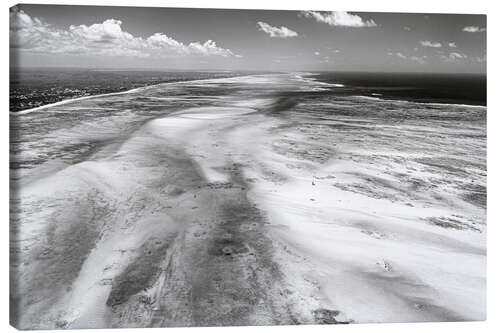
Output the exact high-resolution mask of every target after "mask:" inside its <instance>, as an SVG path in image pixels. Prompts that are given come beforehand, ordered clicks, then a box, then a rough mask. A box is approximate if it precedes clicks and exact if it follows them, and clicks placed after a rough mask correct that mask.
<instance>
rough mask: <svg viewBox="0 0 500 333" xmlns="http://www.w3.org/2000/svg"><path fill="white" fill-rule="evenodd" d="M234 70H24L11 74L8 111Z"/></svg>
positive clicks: (223, 74) (213, 75) (225, 74)
mask: <svg viewBox="0 0 500 333" xmlns="http://www.w3.org/2000/svg"><path fill="white" fill-rule="evenodd" d="M238 74H239V73H237V72H224V71H221V72H182V71H174V72H172V71H140V70H123V71H120V70H82V69H64V68H57V69H55V68H52V69H23V70H13V69H11V73H10V111H13V112H16V111H21V110H26V109H31V108H35V107H39V106H42V105H47V104H52V103H56V102H60V101H63V100H68V99H72V98H78V97H83V96H90V95H99V94H108V93H114V92H121V91H126V90H130V89H134V88H139V87H144V86H150V85H155V84H159V83H166V82H177V81H188V80H200V79H207V78H218V77H230V76H234V75H238Z"/></svg>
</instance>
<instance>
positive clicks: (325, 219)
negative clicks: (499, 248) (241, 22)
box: [11, 73, 486, 329]
mask: <svg viewBox="0 0 500 333" xmlns="http://www.w3.org/2000/svg"><path fill="white" fill-rule="evenodd" d="M200 87H203V91H204V93H203V94H200V95H199V96H197V98H195V97H193V95H192V94H186V93H185V92H186V91H188V92H192V91H198V90H199V89H201V88H200ZM338 87H339V88H340V86H338ZM326 88H328V89H335V88H336V87H335V86H328V85H327V84H325V83H321V82H318V81H316V80H314V77H312V78H311V77H308V76H306V75H305V74H304V73H292V74H273V75H254V76H246V77H235V78H225V79H214V80H201V81H199V82H196V81H193V82H182V83H176V84H169V85H165V86H162V85H156V86H154V87H151V88H150V89H147V88H144V89H141V91H138V92H131V93H128V94H120V95H113V96H98V97H96V98H87V99H85V100H79V101H75V102H74V103H65V104H63V105H55V106H52V107H47V108H45V109H44V110H43V111H44V113H43V114H44V116H45V117H47V119H50V117H51V115H55V114H59V115H61V113H64V112H69V111H68V110H70V109H72V110H74V109H76V108H78V109H79V110H80V112H81V114H82V115H85V112H89V114H90V112H91V110H92V112H94V113H95V110H96V109H97V108H105V109H106V110H108V109H109V113H108V114H107V115H106V118H104V116H103V118H102V119H105V121H100V122H97V120H88V119H87V118H84V117H83V116H82V118H81V119H78V120H75V119H73V120H72V121H71V125H70V126H69V125H68V126H66V125H65V126H61V127H59V128H52V127H50V126H51V125H50V124H49V123H48V124H47V132H46V133H42V134H43V136H42V135H40V137H33V138H29V136H26V137H27V138H28V139H26V140H25V141H24V143H23V146H22V147H23V148H25V147H30V154H33V156H35V157H33V156H31V155H30V156H28V157H26V159H29V160H35V159H42V160H43V159H44V158H45V156H56V157H57V158H55V159H50V160H49V159H47V161H44V162H43V163H40V164H38V165H37V166H36V167H32V168H29V169H26V170H23V171H21V172H19V173H15V174H14V175H13V177H14V179H13V186H14V188H15V189H16V195H14V196H13V198H12V200H13V202H14V203H15V204H17V206H16V207H17V208H16V209H15V211H13V227H12V230H11V232H12V234H13V235H14V237H13V238H12V241H11V251H12V253H13V257H12V258H13V260H14V262H15V265H13V267H12V275H13V276H14V277H15V278H14V279H13V284H14V286H13V288H15V289H16V290H17V291H18V293H19V294H18V295H19V297H18V299H14V300H13V301H14V304H15V305H16V307H15V308H16V309H17V310H18V312H16V313H15V316H14V317H16V318H18V320H19V321H18V327H19V328H23V327H26V328H39V329H52V328H91V327H165V326H219V325H265V324H275V325H279V324H313V323H327V324H334V323H369V322H417V321H463V320H484V319H485V316H486V307H485V303H486V206H485V205H486V188H485V186H486V154H485V149H486V138H485V121H483V120H482V119H481V113H483V112H485V110H482V109H480V108H477V107H476V108H474V107H468V106H449V105H433V106H432V107H430V106H427V105H425V104H423V103H421V104H419V103H409V102H404V103H403V102H398V101H385V100H382V99H366V98H358V97H356V96H354V97H339V98H335V99H326V97H325V98H323V97H321V98H318V97H315V96H318V95H314V94H318V93H321V91H322V89H326ZM223 90H224V93H222V91H223ZM228 91H229V92H228ZM181 92H182V93H183V94H184V95H183V94H181ZM311 93H312V94H313V97H308V96H309V95H307V94H311ZM172 96H173V97H172ZM184 96H190V97H184ZM172 103H174V104H172ZM403 104H404V107H403V106H402V105H403ZM165 105H174V106H172V107H170V109H169V112H165ZM145 108H148V112H145V110H146V109H145ZM124 109H125V110H128V111H126V112H124ZM408 109H410V110H411V112H413V113H412V114H415V115H416V116H414V117H407V115H408V114H409V113H408V111H402V110H408ZM86 110H88V111H86ZM374 110H375V111H374ZM115 111H116V112H115ZM51 112H52V114H51ZM107 112H108V111H107ZM377 112H378V113H377ZM436 112H440V114H444V115H446V116H447V117H448V118H449V119H454V118H453V117H457V119H458V117H459V116H461V115H463V114H467V115H470V114H474V115H477V117H478V119H479V120H474V121H458V120H457V121H454V122H451V123H450V122H449V121H447V120H446V119H444V118H443V119H436V118H435V116H434V114H436ZM403 113H404V114H403ZM403 116H404V117H405V118H404V117H403ZM23 117H25V118H24V119H23ZM35 117H37V112H31V113H26V114H22V115H19V116H16V117H15V118H16V120H15V121H19V122H25V121H28V120H29V119H32V118H33V119H35ZM403 118H404V119H403ZM89 119H90V118H89ZM93 119H94V118H93ZM102 119H101V120H102ZM68 124H69V123H68ZM66 145H67V146H70V145H73V146H76V145H79V146H78V147H84V148H81V149H82V150H81V151H80V152H79V153H78V154H75V155H74V156H73V155H72V156H69V155H67V154H65V153H64V151H65V147H66ZM56 151H57V152H58V153H56ZM68 151H69V150H68ZM59 152H60V153H59ZM19 175H22V177H21V176H19ZM16 177H17V178H16ZM21 178H22V180H21ZM21 296H22V297H21ZM42 310H43V311H42Z"/></svg>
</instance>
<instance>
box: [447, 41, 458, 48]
mask: <svg viewBox="0 0 500 333" xmlns="http://www.w3.org/2000/svg"><path fill="white" fill-rule="evenodd" d="M448 46H449V47H453V48H455V47H457V44H455V42H450V43H448Z"/></svg>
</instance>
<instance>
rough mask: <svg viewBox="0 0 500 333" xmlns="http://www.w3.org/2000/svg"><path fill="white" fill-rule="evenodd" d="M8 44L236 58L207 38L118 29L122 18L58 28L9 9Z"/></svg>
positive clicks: (34, 50) (102, 53)
mask: <svg viewBox="0 0 500 333" xmlns="http://www.w3.org/2000/svg"><path fill="white" fill-rule="evenodd" d="M10 22H11V25H10V47H11V48H16V49H20V50H22V51H26V52H31V53H62V54H85V55H99V56H131V57H150V56H154V57H165V56H174V55H193V56H222V57H239V56H238V55H236V54H234V53H233V52H232V51H231V50H229V49H225V48H221V47H219V46H217V44H216V43H215V42H214V41H212V40H208V41H206V42H204V43H202V42H191V43H189V44H187V45H186V44H184V43H182V42H179V41H177V40H175V39H173V38H171V37H168V36H167V35H165V34H164V33H155V34H153V35H151V36H149V37H148V38H142V37H136V36H133V35H132V34H130V33H128V32H126V31H123V30H122V21H120V20H116V19H108V20H105V21H104V22H102V23H95V24H92V25H84V24H82V25H71V26H70V27H69V28H68V29H66V30H65V29H58V28H54V27H53V26H51V25H49V24H47V23H45V22H43V21H41V20H40V19H37V18H32V17H31V16H29V15H28V14H26V13H25V12H24V11H23V10H18V9H13V10H11V12H10Z"/></svg>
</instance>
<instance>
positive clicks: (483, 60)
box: [475, 56, 486, 62]
mask: <svg viewBox="0 0 500 333" xmlns="http://www.w3.org/2000/svg"><path fill="white" fill-rule="evenodd" d="M475 60H476V61H477V62H486V56H484V57H476V58H475Z"/></svg>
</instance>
